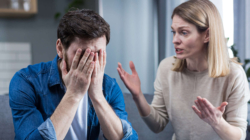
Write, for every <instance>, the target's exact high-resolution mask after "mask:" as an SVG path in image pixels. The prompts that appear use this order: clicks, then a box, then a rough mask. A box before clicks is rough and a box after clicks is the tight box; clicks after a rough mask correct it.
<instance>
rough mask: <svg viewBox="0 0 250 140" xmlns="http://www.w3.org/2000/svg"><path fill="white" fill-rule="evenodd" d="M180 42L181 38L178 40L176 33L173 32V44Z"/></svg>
mask: <svg viewBox="0 0 250 140" xmlns="http://www.w3.org/2000/svg"><path fill="white" fill-rule="evenodd" d="M180 42H181V40H180V38H179V36H178V34H175V35H174V36H173V44H180Z"/></svg>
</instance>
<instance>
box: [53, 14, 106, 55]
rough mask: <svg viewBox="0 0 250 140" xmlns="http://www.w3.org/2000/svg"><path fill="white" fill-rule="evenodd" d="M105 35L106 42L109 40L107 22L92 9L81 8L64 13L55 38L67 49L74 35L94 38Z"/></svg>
mask: <svg viewBox="0 0 250 140" xmlns="http://www.w3.org/2000/svg"><path fill="white" fill-rule="evenodd" d="M103 35H105V36H106V44H108V43H109V40H110V27H109V24H108V23H107V22H106V21H105V20H104V19H103V18H102V17H101V16H100V15H98V14H97V13H95V12H94V11H92V10H87V9H82V10H74V11H69V12H68V13H66V14H65V15H64V16H63V17H62V19H61V20H60V23H59V26H58V29H57V38H58V39H60V40H61V42H62V44H63V46H64V47H65V49H66V50H67V49H68V47H69V46H70V44H71V43H72V42H73V41H74V39H75V37H79V38H84V39H95V38H99V37H102V36H103Z"/></svg>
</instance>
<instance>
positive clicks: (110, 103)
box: [9, 10, 138, 140]
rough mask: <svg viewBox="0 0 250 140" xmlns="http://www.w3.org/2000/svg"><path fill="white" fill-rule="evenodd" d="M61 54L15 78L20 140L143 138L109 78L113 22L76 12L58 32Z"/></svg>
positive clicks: (13, 87) (12, 85)
mask: <svg viewBox="0 0 250 140" xmlns="http://www.w3.org/2000/svg"><path fill="white" fill-rule="evenodd" d="M57 36H58V40H57V42H56V50H57V54H58V55H57V56H56V57H55V59H54V60H53V61H50V62H46V63H39V64H35V65H30V66H28V67H27V68H24V69H22V70H20V71H18V72H17V73H16V74H15V75H14V77H13V78H12V80H11V83H10V89H9V97H10V107H11V109H12V115H13V122H14V127H15V134H16V136H15V139H18V140H24V139H25V140H26V139H27V140H28V139H31V140H40V139H46V140H56V139H59V140H61V139H66V140H67V139H76V140H77V139H83V140H95V139H98V135H99V131H100V127H101V129H102V131H103V134H104V138H105V139H109V140H112V139H113V140H118V139H123V140H134V139H138V136H137V133H136V132H135V131H134V129H133V128H132V126H131V124H130V122H128V120H127V113H126V111H125V104H124V99H123V95H122V92H121V90H120V88H119V86H118V84H117V83H116V81H115V79H112V78H110V77H109V76H108V75H106V74H104V69H105V65H106V51H105V50H106V45H107V44H108V43H109V40H110V28H109V25H108V23H106V21H105V20H104V19H103V18H102V17H100V16H99V15H98V14H96V13H95V12H93V11H91V10H76V11H70V12H68V13H67V14H65V15H64V16H63V18H62V19H61V21H60V24H59V26H58V30H57Z"/></svg>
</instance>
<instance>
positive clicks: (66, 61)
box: [63, 53, 70, 72]
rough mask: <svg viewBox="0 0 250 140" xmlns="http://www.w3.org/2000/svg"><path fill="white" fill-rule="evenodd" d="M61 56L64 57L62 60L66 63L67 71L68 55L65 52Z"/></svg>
mask: <svg viewBox="0 0 250 140" xmlns="http://www.w3.org/2000/svg"><path fill="white" fill-rule="evenodd" d="M63 57H64V61H65V63H66V68H67V72H69V70H70V65H69V62H68V55H67V54H66V53H65V54H64V56H63Z"/></svg>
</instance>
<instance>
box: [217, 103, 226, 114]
mask: <svg viewBox="0 0 250 140" xmlns="http://www.w3.org/2000/svg"><path fill="white" fill-rule="evenodd" d="M227 105H228V102H223V103H221V105H220V106H219V107H218V109H219V110H220V111H221V112H222V113H224V111H225V109H226V106H227Z"/></svg>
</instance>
